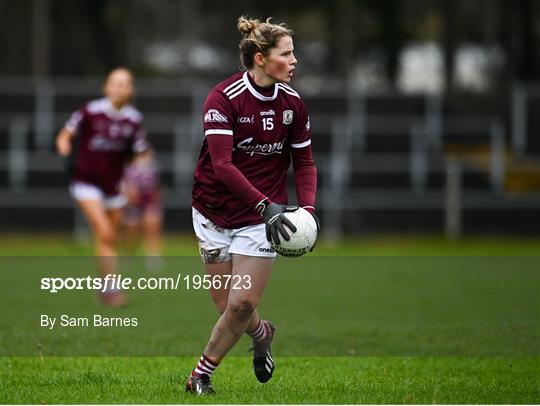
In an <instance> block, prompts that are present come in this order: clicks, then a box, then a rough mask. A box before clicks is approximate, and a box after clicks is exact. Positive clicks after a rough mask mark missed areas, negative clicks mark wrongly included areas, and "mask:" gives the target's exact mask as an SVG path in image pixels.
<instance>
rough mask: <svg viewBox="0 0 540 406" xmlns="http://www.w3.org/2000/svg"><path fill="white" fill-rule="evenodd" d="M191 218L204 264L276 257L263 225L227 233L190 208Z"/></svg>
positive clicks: (224, 229) (231, 230) (229, 230)
mask: <svg viewBox="0 0 540 406" xmlns="http://www.w3.org/2000/svg"><path fill="white" fill-rule="evenodd" d="M192 215H193V228H194V230H195V235H196V236H197V241H198V243H199V253H200V254H201V258H202V260H203V262H204V263H205V264H212V263H218V262H225V261H230V260H231V258H232V254H240V255H247V256H251V257H264V258H275V257H276V252H275V251H274V250H273V249H272V247H271V246H270V243H269V242H268V241H267V240H266V231H265V225H264V224H256V225H253V226H246V227H241V228H232V229H229V228H221V227H220V226H218V225H216V224H215V223H213V222H212V221H211V220H208V219H207V218H206V217H204V216H203V215H202V214H201V213H200V212H199V211H198V210H197V209H196V208H194V207H193V208H192Z"/></svg>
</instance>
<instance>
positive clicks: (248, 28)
mask: <svg viewBox="0 0 540 406" xmlns="http://www.w3.org/2000/svg"><path fill="white" fill-rule="evenodd" d="M259 25H260V21H259V20H257V19H248V18H246V17H245V16H241V17H240V18H239V19H238V31H240V32H241V33H242V34H245V35H249V34H250V33H251V32H252V31H254V30H255V29H256V28H257V27H258V26H259Z"/></svg>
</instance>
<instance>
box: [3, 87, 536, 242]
mask: <svg viewBox="0 0 540 406" xmlns="http://www.w3.org/2000/svg"><path fill="white" fill-rule="evenodd" d="M100 86H101V81H99V80H94V79H69V78H65V79H55V80H54V81H51V80H46V79H39V78H34V79H28V78H13V77H11V78H6V77H4V78H0V97H2V100H4V101H8V102H9V100H11V99H15V98H18V97H19V98H20V97H25V98H26V99H27V100H31V105H30V106H27V108H24V109H23V108H21V109H13V108H12V107H11V106H9V105H7V104H6V105H3V106H0V133H1V134H4V136H5V137H7V140H6V141H7V142H5V143H4V144H5V148H4V150H2V151H0V170H1V171H4V172H5V173H6V179H7V181H6V184H5V185H4V186H1V187H0V208H4V209H14V210H15V209H18V208H27V209H31V208H33V207H36V208H37V207H39V208H42V209H43V208H68V207H71V205H72V203H71V201H70V199H69V197H68V195H67V191H66V190H65V188H59V187H58V186H47V185H44V186H34V187H28V182H27V179H28V174H29V173H33V172H34V173H35V172H40V171H44V172H48V173H60V172H61V171H62V170H63V168H62V165H61V162H60V160H59V159H58V157H57V156H56V154H55V152H54V150H53V144H54V142H53V139H54V135H55V134H56V132H57V131H58V129H59V128H60V127H61V126H62V124H63V122H64V121H65V119H66V118H67V116H68V114H69V113H70V111H68V110H65V111H60V109H59V108H58V100H60V99H61V98H62V97H67V96H77V97H85V98H88V99H89V98H92V97H97V96H98V94H99V89H100ZM210 87H211V86H210V85H209V84H207V83H191V84H186V83H179V82H175V81H170V80H150V79H146V80H140V81H138V88H137V97H138V98H139V99H152V98H161V97H165V96H168V97H172V96H175V97H184V98H187V99H188V100H189V103H188V108H185V107H184V109H183V111H178V112H175V111H169V112H163V111H154V110H145V111H144V115H145V125H146V127H147V129H148V131H149V132H150V133H153V132H160V133H167V134H170V141H171V143H170V144H171V145H172V148H171V149H167V150H159V151H158V157H159V159H160V163H161V167H162V170H163V171H164V172H166V173H169V174H170V175H171V179H172V181H170V182H169V183H168V184H167V188H168V192H167V198H166V201H165V208H166V209H187V208H189V206H190V203H191V202H190V199H189V198H186V196H189V194H190V191H189V188H190V186H191V177H192V174H193V168H194V165H195V162H196V158H197V154H198V151H199V148H200V143H201V138H202V128H201V108H202V104H203V101H204V98H205V97H206V94H207V92H208V90H209V89H210ZM371 96H372V95H369V94H363V93H357V92H354V91H349V92H347V93H346V96H344V97H345V98H346V103H345V105H346V108H345V110H344V111H343V112H340V113H339V114H326V113H325V114H320V113H319V114H312V115H311V123H312V131H313V133H314V137H315V138H316V137H321V138H326V139H328V145H329V147H328V148H324V149H322V150H317V149H316V160H317V163H318V167H319V174H320V175H319V176H320V178H321V184H322V187H321V188H320V189H319V194H318V209H319V210H320V211H321V212H322V216H323V217H324V222H325V231H326V233H327V234H328V235H329V236H333V237H335V238H339V237H340V236H341V235H342V233H343V230H344V224H345V223H346V222H347V220H346V218H345V216H346V213H347V212H355V213H357V214H359V215H361V214H362V212H364V211H366V210H382V211H388V212H391V211H393V210H402V211H403V210H424V209H435V210H441V211H443V212H444V213H445V215H444V218H445V221H444V224H443V225H441V226H442V229H441V231H442V230H445V231H446V233H447V235H448V236H449V237H451V238H457V237H459V235H460V234H461V232H462V229H463V224H462V222H463V216H462V211H463V210H466V209H467V208H475V209H485V210H490V209H497V210H520V209H535V208H538V207H539V203H540V200H539V199H538V196H537V195H535V194H531V195H525V196H522V197H520V198H517V199H516V198H509V197H508V196H505V194H504V179H505V173H506V168H505V153H506V151H507V148H508V147H509V146H512V147H513V149H514V150H515V151H516V153H517V154H518V155H519V156H526V155H527V131H528V129H527V118H528V114H529V113H530V112H529V111H528V109H527V102H528V100H529V98H531V97H538V96H540V85H538V86H535V87H534V86H533V87H531V86H524V85H523V84H516V85H515V86H514V90H513V93H512V100H511V106H512V109H511V115H512V120H511V123H512V125H511V129H512V132H511V134H510V137H507V135H506V134H505V128H506V126H505V123H503V122H502V121H501V118H500V117H496V116H478V115H467V116H461V115H444V114H443V112H442V107H441V106H442V101H441V99H440V98H439V97H437V96H433V95H424V96H422V97H423V105H424V108H423V109H422V110H423V111H422V112H421V113H417V114H394V113H388V114H385V113H382V114H381V113H377V114H373V113H369V112H368V111H367V108H366V104H367V101H368V100H369V98H370V97H371ZM387 96H388V97H391V98H400V97H401V98H403V97H406V96H404V95H399V94H391V95H387ZM76 107H77V106H72V110H74V109H75V108H76ZM449 133H459V134H461V135H462V136H464V137H467V135H468V134H471V135H474V134H481V136H482V137H483V142H484V143H485V145H486V146H487V147H488V150H489V165H488V169H487V170H486V173H487V176H488V177H489V186H488V187H483V188H479V189H478V190H474V189H473V190H470V189H467V190H464V188H463V182H462V177H463V170H464V167H465V166H466V163H465V162H464V161H463V160H462V159H460V158H459V156H455V155H453V156H452V157H451V158H450V159H448V158H447V154H445V151H444V148H443V146H444V144H445V136H446V134H449ZM31 134H32V135H31ZM373 137H376V138H377V139H378V140H383V142H384V138H389V139H390V137H394V138H392V139H396V138H395V137H402V138H406V139H407V140H406V141H407V144H408V145H409V147H408V148H403V149H402V150H397V151H393V152H374V151H370V150H369V148H368V147H367V144H368V143H369V142H368V141H369V140H370V139H373ZM391 142H392V141H391V140H390V141H389V143H391ZM507 144H509V145H507ZM384 173H404V174H408V179H409V181H408V183H407V185H406V186H405V187H401V188H393V189H373V188H369V187H358V186H355V184H354V182H353V181H352V179H353V178H354V176H355V175H357V174H361V175H366V176H370V174H371V175H373V176H376V175H378V174H384ZM434 173H436V174H439V175H441V177H442V178H444V179H445V181H444V183H443V184H442V185H440V187H438V188H429V187H428V178H429V176H430V174H434Z"/></svg>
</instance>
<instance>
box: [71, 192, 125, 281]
mask: <svg viewBox="0 0 540 406" xmlns="http://www.w3.org/2000/svg"><path fill="white" fill-rule="evenodd" d="M78 204H79V207H80V208H81V210H82V212H83V214H84V216H85V217H86V219H87V221H88V224H90V228H91V229H92V233H93V234H94V238H95V253H96V255H97V256H98V257H110V256H116V255H117V251H116V232H115V229H114V226H113V224H112V222H111V219H110V217H109V216H108V215H107V211H106V209H105V207H104V205H103V203H102V202H101V201H99V200H90V199H85V200H79V201H78ZM100 271H101V275H102V276H106V275H108V274H109V273H111V272H109V270H108V269H107V268H104V269H100Z"/></svg>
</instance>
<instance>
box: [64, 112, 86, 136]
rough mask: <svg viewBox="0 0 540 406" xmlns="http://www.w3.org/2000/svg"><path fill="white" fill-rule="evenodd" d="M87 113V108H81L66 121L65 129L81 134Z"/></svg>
mask: <svg viewBox="0 0 540 406" xmlns="http://www.w3.org/2000/svg"><path fill="white" fill-rule="evenodd" d="M86 116H87V111H86V106H84V107H81V108H80V109H79V110H77V111H75V112H74V113H73V114H72V115H71V117H70V118H69V119H68V121H66V124H65V125H64V128H65V129H66V130H68V131H70V132H72V133H77V132H79V130H80V128H81V125H82V123H83V121H84V120H85V119H86Z"/></svg>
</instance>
